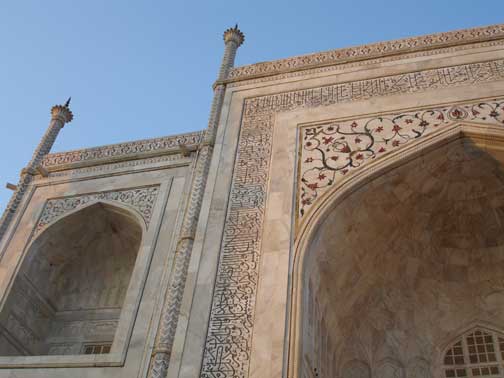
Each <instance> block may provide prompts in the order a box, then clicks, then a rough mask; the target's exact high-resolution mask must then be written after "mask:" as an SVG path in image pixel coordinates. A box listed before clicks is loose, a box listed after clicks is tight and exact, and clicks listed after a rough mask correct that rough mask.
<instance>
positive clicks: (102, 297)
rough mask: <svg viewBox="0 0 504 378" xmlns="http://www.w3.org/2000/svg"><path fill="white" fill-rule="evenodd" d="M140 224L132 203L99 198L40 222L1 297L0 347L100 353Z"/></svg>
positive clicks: (113, 323)
mask: <svg viewBox="0 0 504 378" xmlns="http://www.w3.org/2000/svg"><path fill="white" fill-rule="evenodd" d="M145 229H146V227H145V222H144V221H143V219H142V217H141V216H140V215H139V214H137V212H136V211H133V210H131V209H129V208H128V207H126V206H125V205H122V204H119V203H115V202H111V201H101V200H100V201H94V202H92V203H89V204H86V205H85V206H82V207H79V208H77V209H74V210H71V211H69V212H68V213H66V214H64V215H62V216H60V217H57V218H56V219H54V220H53V221H52V222H50V223H49V224H48V225H46V226H45V227H44V228H43V230H41V232H40V234H39V235H37V237H36V238H35V239H33V240H32V241H31V242H30V244H29V245H28V247H27V249H26V253H25V255H24V256H23V257H22V259H21V262H20V264H19V268H18V270H17V273H16V275H15V277H14V278H13V279H12V285H11V288H10V290H9V292H8V294H7V295H6V297H5V299H4V301H3V307H2V311H1V312H0V355H2V356H33V355H54V354H56V355H58V354H61V355H63V354H102V353H108V352H109V351H110V350H111V348H112V343H113V340H114V335H115V332H116V328H117V324H118V321H119V317H120V314H121V309H122V305H123V302H124V299H125V295H126V291H127V290H128V287H129V281H130V278H131V275H132V272H133V268H134V266H135V261H136V258H137V254H138V252H139V249H140V245H141V242H142V238H143V235H144V233H145Z"/></svg>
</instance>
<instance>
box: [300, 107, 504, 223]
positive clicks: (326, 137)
mask: <svg viewBox="0 0 504 378" xmlns="http://www.w3.org/2000/svg"><path fill="white" fill-rule="evenodd" d="M458 121H472V122H478V123H484V124H496V125H501V126H504V100H502V99H501V100H493V101H484V102H476V103H470V104H464V105H456V106H452V107H450V106H446V107H439V108H431V109H422V110H415V111H409V112H404V113H395V114H387V115H379V116H375V117H368V118H361V119H351V120H346V121H343V122H329V123H325V124H321V125H316V126H309V127H304V128H303V129H302V130H301V146H302V147H301V156H300V159H299V165H300V172H301V182H300V183H299V184H300V187H299V190H298V210H299V217H302V216H303V215H304V214H306V212H307V210H308V209H309V208H310V207H311V205H312V204H313V203H314V201H315V200H316V199H317V198H319V197H320V196H321V195H322V194H323V193H325V192H326V191H327V190H328V189H329V188H330V187H331V186H332V185H333V184H334V183H336V182H338V181H339V180H341V179H342V178H343V176H344V175H346V174H347V173H349V172H351V171H352V170H354V169H357V168H359V167H362V166H363V165H365V164H366V163H368V162H369V161H371V160H373V159H375V158H377V157H379V156H380V155H383V154H386V153H387V152H389V151H392V150H394V149H397V148H399V147H401V146H402V145H404V144H407V143H409V142H411V141H413V140H416V139H418V138H420V137H422V136H424V135H427V134H429V133H431V132H432V131H434V130H437V129H439V128H441V127H443V126H446V125H449V124H453V123H456V122H458Z"/></svg>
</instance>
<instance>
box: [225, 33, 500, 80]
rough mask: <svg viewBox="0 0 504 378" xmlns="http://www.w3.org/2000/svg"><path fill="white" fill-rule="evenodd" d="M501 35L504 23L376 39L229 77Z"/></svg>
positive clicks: (255, 67)
mask: <svg viewBox="0 0 504 378" xmlns="http://www.w3.org/2000/svg"><path fill="white" fill-rule="evenodd" d="M498 38H504V25H502V24H499V25H491V26H485V27H481V28H472V29H464V30H456V31H451V32H446V33H437V34H429V35H424V36H420V37H412V38H403V39H398V40H395V41H387V42H380V43H372V44H368V45H362V46H357V47H348V48H343V49H337V50H331V51H323V52H319V53H315V54H308V55H301V56H295V57H292V58H287V59H280V60H274V61H270V62H262V63H256V64H251V65H247V66H242V67H236V68H233V69H232V70H231V72H230V74H229V78H230V79H235V80H237V79H238V80H242V79H246V78H249V77H254V76H263V75H275V74H278V73H282V72H286V71H293V70H302V69H308V68H313V67H316V66H322V65H336V64H341V63H346V62H349V61H356V60H363V59H371V58H374V57H383V56H386V55H391V54H401V53H409V52H413V51H421V50H425V49H433V48H440V47H445V46H450V45H457V44H468V43H476V42H480V41H483V40H489V39H498Z"/></svg>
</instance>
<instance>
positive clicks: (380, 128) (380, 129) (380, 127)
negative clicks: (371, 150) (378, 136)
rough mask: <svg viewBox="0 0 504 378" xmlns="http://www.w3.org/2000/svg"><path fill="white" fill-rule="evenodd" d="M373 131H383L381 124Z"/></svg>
mask: <svg viewBox="0 0 504 378" xmlns="http://www.w3.org/2000/svg"><path fill="white" fill-rule="evenodd" d="M375 131H376V132H377V133H381V132H382V131H383V126H378V127H377V128H376V129H375Z"/></svg>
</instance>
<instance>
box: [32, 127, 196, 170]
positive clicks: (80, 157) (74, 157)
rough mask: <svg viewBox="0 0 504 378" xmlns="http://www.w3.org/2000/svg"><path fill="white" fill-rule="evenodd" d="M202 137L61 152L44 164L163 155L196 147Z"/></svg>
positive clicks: (157, 139) (152, 140)
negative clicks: (184, 147)
mask: <svg viewBox="0 0 504 378" xmlns="http://www.w3.org/2000/svg"><path fill="white" fill-rule="evenodd" d="M201 136H202V132H201V131H197V132H193V133H188V134H180V135H174V136H168V137H163V138H154V139H145V140H139V141H134V142H127V143H118V144H111V145H108V146H101V147H95V148H87V149H83V150H75V151H67V152H59V153H53V154H49V155H47V156H46V157H45V158H44V160H43V162H42V164H43V165H44V166H45V167H56V166H58V165H66V164H72V163H83V162H88V161H89V162H91V161H92V162H96V163H99V162H100V161H102V160H106V161H108V160H110V159H112V158H127V157H131V156H133V157H134V156H137V155H139V154H149V153H151V154H152V153H163V152H168V151H177V150H179V149H180V145H184V146H186V147H196V146H197V145H198V143H199V142H200V139H201Z"/></svg>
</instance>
